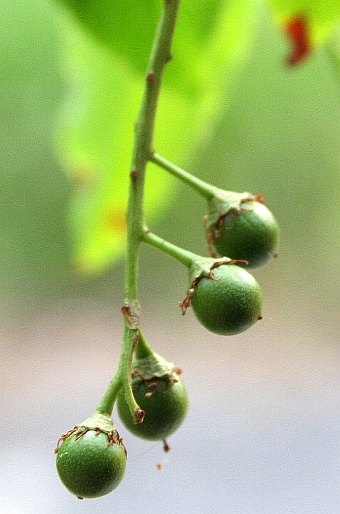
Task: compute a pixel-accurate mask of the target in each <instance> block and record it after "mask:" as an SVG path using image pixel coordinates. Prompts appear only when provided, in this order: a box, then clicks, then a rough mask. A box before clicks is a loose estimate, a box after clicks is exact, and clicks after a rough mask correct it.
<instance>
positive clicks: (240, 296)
mask: <svg viewBox="0 0 340 514" xmlns="http://www.w3.org/2000/svg"><path fill="white" fill-rule="evenodd" d="M189 298H190V301H191V305H192V308H193V310H194V313H195V315H196V316H197V318H198V320H199V321H200V322H201V323H202V325H203V326H204V327H205V328H207V329H208V330H210V331H211V332H214V333H215V334H220V335H235V334H239V333H240V332H243V331H245V330H247V329H248V328H250V327H251V326H252V325H253V324H254V323H255V322H256V321H257V320H258V319H261V311H262V292H261V288H260V286H259V284H258V282H257V281H256V280H255V278H254V277H253V276H252V275H251V274H250V273H248V272H247V271H246V270H245V269H243V268H240V267H239V266H235V265H233V264H223V265H221V266H218V267H216V268H214V269H213V270H212V275H211V277H202V278H200V279H199V280H198V281H197V283H196V284H195V285H194V287H193V289H192V290H191V291H189Z"/></svg>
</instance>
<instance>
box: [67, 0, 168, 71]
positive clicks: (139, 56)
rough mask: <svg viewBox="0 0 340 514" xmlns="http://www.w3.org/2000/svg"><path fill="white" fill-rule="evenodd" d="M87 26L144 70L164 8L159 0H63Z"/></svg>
mask: <svg viewBox="0 0 340 514" xmlns="http://www.w3.org/2000/svg"><path fill="white" fill-rule="evenodd" d="M60 1H61V2H63V3H64V4H65V5H67V6H68V7H69V8H70V9H71V11H72V12H73V14H74V16H75V17H76V18H77V20H78V21H80V23H81V24H82V25H83V27H84V29H85V30H86V31H88V32H90V33H91V34H92V35H93V36H95V37H96V38H97V39H98V41H99V42H100V43H103V44H105V45H106V46H107V47H108V48H109V49H111V50H114V51H116V52H117V53H118V54H119V55H120V56H121V57H124V58H126V59H128V60H129V62H130V63H133V64H134V66H135V67H136V69H137V70H138V71H140V72H143V71H144V70H145V69H146V66H147V64H148V59H149V53H150V48H151V45H152V41H153V38H154V34H155V31H156V26H157V22H158V18H159V15H160V12H161V2H159V1H158V0H143V1H142V2H138V3H137V2H131V1H121V0H86V1H85V0H60Z"/></svg>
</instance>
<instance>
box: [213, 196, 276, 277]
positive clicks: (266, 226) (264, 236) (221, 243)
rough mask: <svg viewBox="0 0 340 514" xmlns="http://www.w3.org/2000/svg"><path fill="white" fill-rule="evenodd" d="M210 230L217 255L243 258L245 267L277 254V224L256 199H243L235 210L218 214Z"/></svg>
mask: <svg viewBox="0 0 340 514" xmlns="http://www.w3.org/2000/svg"><path fill="white" fill-rule="evenodd" d="M210 233H211V234H212V240H213V244H214V247H215V250H216V252H217V253H218V255H219V256H226V257H230V258H231V259H237V260H245V261H247V262H248V265H247V266H248V267H249V268H257V267H259V266H263V265H264V264H266V263H267V262H268V261H269V260H270V259H272V258H273V257H275V256H276V255H277V251H278V246H279V236H280V232H279V226H278V224H277V221H276V219H275V218H274V216H273V215H272V213H271V212H270V210H269V209H267V207H266V206H265V205H264V204H263V203H260V202H258V201H251V202H243V203H242V204H241V209H240V211H239V212H237V213H230V214H227V215H225V216H223V217H221V218H220V221H219V222H218V223H217V224H216V225H215V226H214V227H213V229H212V230H211V231H210ZM240 265H241V266H242V263H240Z"/></svg>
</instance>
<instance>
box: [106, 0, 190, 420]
mask: <svg viewBox="0 0 340 514" xmlns="http://www.w3.org/2000/svg"><path fill="white" fill-rule="evenodd" d="M179 4H180V0H164V4H163V10H162V14H161V18H160V20H159V24H158V28H157V32H156V36H155V40H154V44H153V47H152V50H151V56H150V61H149V65H148V70H147V74H146V79H145V89H144V95H143V99H142V103H141V108H140V111H139V115H138V118H137V121H136V124H135V140H134V147H133V152H132V165H131V172H130V188H129V200H128V208H127V248H126V250H127V251H126V263H125V277H124V306H123V308H122V311H123V314H124V320H125V324H124V335H123V341H122V346H121V354H120V361H119V366H118V371H117V373H116V376H115V377H114V378H113V380H112V382H111V383H110V385H109V387H108V389H107V391H106V393H105V394H104V396H103V399H102V400H101V402H100V403H99V404H98V407H97V411H98V412H100V413H103V414H109V415H111V413H112V409H113V405H114V402H115V400H116V398H117V395H118V394H119V391H120V390H121V389H122V388H123V389H124V394H125V396H126V401H127V403H128V405H129V409H130V412H131V415H132V417H133V418H134V421H135V422H139V421H141V418H138V410H140V409H139V407H138V405H137V404H136V401H135V399H134V396H133V393H132V389H131V361H132V355H133V350H134V347H135V345H136V343H137V341H138V330H139V315H140V306H139V302H138V290H137V275H138V256H139V247H140V243H141V241H142V238H143V231H144V228H143V227H144V182H145V172H146V166H147V163H148V161H149V158H150V155H151V154H152V141H153V133H154V125H155V117H156V110H157V102H158V97H159V93H160V89H161V82H162V76H163V71H164V68H165V66H166V64H167V62H168V61H169V60H170V59H171V43H172V39H173V35H174V30H175V25H176V19H177V13H178V9H179Z"/></svg>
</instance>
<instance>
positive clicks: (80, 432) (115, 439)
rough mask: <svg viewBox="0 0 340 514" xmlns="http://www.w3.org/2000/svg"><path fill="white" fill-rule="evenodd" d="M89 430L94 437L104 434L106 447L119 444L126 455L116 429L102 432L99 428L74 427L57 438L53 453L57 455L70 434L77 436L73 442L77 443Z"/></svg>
mask: <svg viewBox="0 0 340 514" xmlns="http://www.w3.org/2000/svg"><path fill="white" fill-rule="evenodd" d="M90 430H92V431H93V432H95V435H99V434H106V435H107V437H108V439H109V442H108V444H107V445H106V446H112V445H113V444H121V445H122V446H123V447H124V451H125V454H127V451H126V448H125V445H124V442H123V438H122V437H119V434H118V432H117V430H116V429H113V430H111V431H110V432H105V431H104V430H102V429H101V428H99V427H96V428H88V427H84V428H83V427H74V428H72V429H71V430H69V431H68V432H66V434H62V435H61V436H60V437H59V439H58V441H57V446H56V448H55V450H54V452H53V453H58V451H59V448H60V446H61V444H62V443H63V441H65V439H68V438H69V437H70V436H71V435H72V434H75V435H76V436H77V437H76V438H75V441H78V440H79V439H80V438H81V437H83V436H84V435H85V434H87V432H89V431H90Z"/></svg>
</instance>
